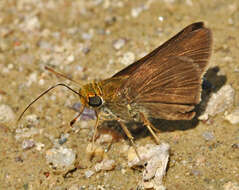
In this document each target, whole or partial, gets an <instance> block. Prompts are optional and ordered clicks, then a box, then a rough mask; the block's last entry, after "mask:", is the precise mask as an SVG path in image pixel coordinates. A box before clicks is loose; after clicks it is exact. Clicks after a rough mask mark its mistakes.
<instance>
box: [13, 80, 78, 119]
mask: <svg viewBox="0 0 239 190" xmlns="http://www.w3.org/2000/svg"><path fill="white" fill-rule="evenodd" d="M58 86H64V87H66V88H68V89H69V90H71V91H72V92H74V93H75V94H78V95H79V96H81V94H80V93H78V92H77V91H75V90H73V89H72V88H71V87H69V86H67V85H66V84H63V83H59V84H56V85H54V86H51V87H50V88H48V89H47V90H46V91H44V92H43V93H41V94H40V95H39V96H38V97H37V98H36V99H35V100H33V101H32V102H31V103H30V104H29V105H28V106H27V107H26V108H25V109H24V111H23V112H22V113H21V115H20V116H19V118H18V120H17V121H18V122H19V121H20V120H21V118H22V116H23V115H24V113H25V112H26V111H27V110H28V109H29V108H30V107H31V105H32V104H34V103H35V102H36V101H37V100H39V99H40V98H41V97H42V96H44V95H45V94H47V93H48V92H49V91H51V90H52V89H54V88H56V87H58Z"/></svg>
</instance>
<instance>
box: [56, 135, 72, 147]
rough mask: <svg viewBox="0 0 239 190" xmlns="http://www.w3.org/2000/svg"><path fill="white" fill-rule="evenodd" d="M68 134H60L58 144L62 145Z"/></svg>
mask: <svg viewBox="0 0 239 190" xmlns="http://www.w3.org/2000/svg"><path fill="white" fill-rule="evenodd" d="M69 136H70V135H69V134H68V133H66V134H61V137H60V138H59V139H58V143H59V144H60V145H63V144H64V143H65V142H66V141H67V138H68V137H69Z"/></svg>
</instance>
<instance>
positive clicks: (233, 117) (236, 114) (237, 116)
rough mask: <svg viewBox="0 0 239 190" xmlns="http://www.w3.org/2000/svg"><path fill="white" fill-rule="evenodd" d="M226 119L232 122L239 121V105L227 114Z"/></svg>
mask: <svg viewBox="0 0 239 190" xmlns="http://www.w3.org/2000/svg"><path fill="white" fill-rule="evenodd" d="M225 118H226V120H228V121H229V122H230V123H231V124H238V123H239V107H238V108H236V109H235V110H233V111H232V112H231V113H230V114H227V115H225Z"/></svg>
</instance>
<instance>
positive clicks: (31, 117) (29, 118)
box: [25, 114, 39, 125]
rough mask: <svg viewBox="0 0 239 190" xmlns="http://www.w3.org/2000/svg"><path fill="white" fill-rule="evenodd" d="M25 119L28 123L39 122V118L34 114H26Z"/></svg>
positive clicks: (34, 123)
mask: <svg viewBox="0 0 239 190" xmlns="http://www.w3.org/2000/svg"><path fill="white" fill-rule="evenodd" d="M25 119H26V122H27V123H28V124H32V125H37V124H38V123H39V118H38V116H37V115H35V114H31V115H27V116H26V118H25Z"/></svg>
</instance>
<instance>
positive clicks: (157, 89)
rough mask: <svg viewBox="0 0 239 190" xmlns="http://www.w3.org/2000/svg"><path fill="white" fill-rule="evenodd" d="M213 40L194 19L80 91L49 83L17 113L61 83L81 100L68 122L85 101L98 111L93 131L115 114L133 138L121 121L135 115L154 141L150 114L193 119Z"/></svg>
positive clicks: (154, 116)
mask: <svg viewBox="0 0 239 190" xmlns="http://www.w3.org/2000/svg"><path fill="white" fill-rule="evenodd" d="M211 46H212V34H211V31H210V29H208V28H206V27H204V25H203V23H202V22H198V23H193V24H191V25H189V26H187V27H186V28H184V29H183V30H182V31H181V32H179V33H178V34H177V35H175V36H174V37H172V38H171V39H170V40H168V41H167V42H165V43H164V44H163V45H161V46H159V47H158V48H157V49H155V50H153V51H152V52H151V53H149V54H148V55H146V56H145V57H143V58H141V59H140V60H138V61H136V62H135V63H133V64H131V65H129V66H128V67H126V68H124V69H123V70H121V71H120V72H118V73H116V74H115V75H114V76H112V77H111V78H108V79H105V80H101V81H98V82H92V83H89V84H86V85H84V86H82V88H81V89H80V90H79V92H76V91H74V90H73V89H71V88H70V87H68V86H67V85H65V84H57V85H55V86H52V87H51V88H49V89H48V90H47V91H45V92H44V93H42V94H41V95H40V96H39V97H38V98H37V99H35V100H34V101H33V102H32V103H31V104H29V106H28V107H27V108H26V109H25V110H24V111H23V113H22V114H21V116H20V118H21V117H22V115H23V114H24V112H25V111H26V110H27V109H28V108H29V107H30V106H31V105H32V104H33V103H34V102H35V101H37V100H38V99H39V98H40V97H41V96H43V95H44V94H46V93H47V92H48V91H50V90H51V89H53V88H55V87H56V86H65V87H67V88H68V89H70V90H72V91H74V92H75V93H77V94H78V95H79V97H80V101H81V103H82V107H81V111H80V113H79V115H78V116H77V117H76V118H75V119H74V120H72V122H71V125H73V123H74V122H75V121H76V119H77V118H78V117H79V116H80V115H81V114H82V112H83V111H84V108H85V107H90V108H92V109H94V110H95V113H96V116H97V121H96V125H95V133H96V129H97V126H98V125H99V123H100V122H101V121H104V120H117V121H118V122H119V123H120V124H121V126H122V129H123V130H124V131H125V133H126V135H127V136H128V137H129V139H130V140H131V142H132V143H133V137H132V135H131V134H130V132H129V130H128V128H127V127H126V125H125V124H126V123H128V122H132V121H136V122H142V123H143V124H144V125H145V126H146V127H147V128H148V129H149V131H150V132H151V133H152V135H153V136H154V138H155V140H156V141H157V143H158V142H159V140H158V137H157V136H156V134H155V132H154V130H155V128H154V127H153V126H152V124H151V123H150V121H149V119H150V118H160V119H166V120H191V119H192V118H193V117H194V116H195V111H194V107H195V105H196V104H198V103H199V102H200V100H201V90H202V77H203V75H204V73H205V71H206V70H207V68H208V60H209V57H210V55H211ZM47 69H48V70H50V71H52V72H54V73H56V72H55V71H53V70H52V69H50V68H47ZM56 74H59V73H56ZM59 75H61V74H59ZM20 118H19V119H20ZM94 138H95V135H94V137H93V139H94ZM93 141H94V140H93ZM133 144H134V143H133Z"/></svg>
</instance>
